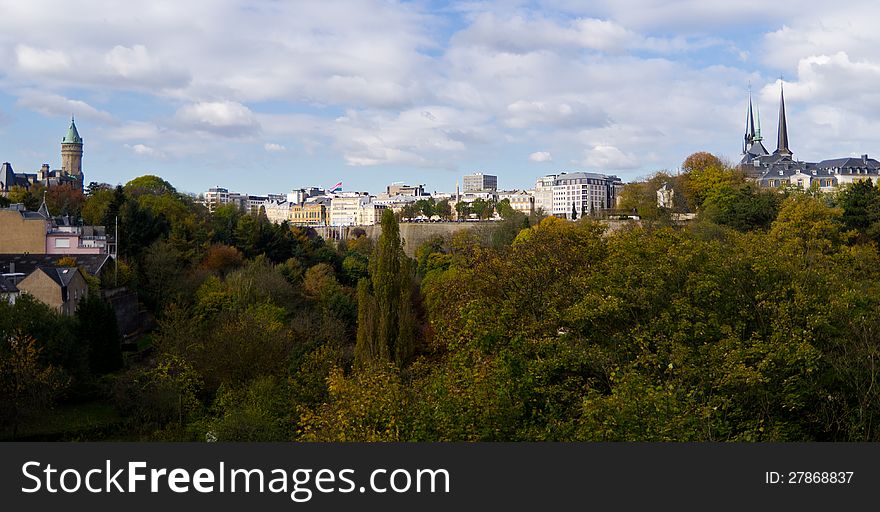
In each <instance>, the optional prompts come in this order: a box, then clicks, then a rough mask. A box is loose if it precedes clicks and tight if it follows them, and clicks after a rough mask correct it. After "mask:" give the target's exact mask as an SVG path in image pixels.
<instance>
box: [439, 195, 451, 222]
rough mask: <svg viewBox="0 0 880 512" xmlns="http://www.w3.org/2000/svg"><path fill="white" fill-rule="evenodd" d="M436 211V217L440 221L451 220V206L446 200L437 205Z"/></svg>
mask: <svg viewBox="0 0 880 512" xmlns="http://www.w3.org/2000/svg"><path fill="white" fill-rule="evenodd" d="M436 211H437V215H439V216H440V218H441V219H442V220H451V219H452V206H451V205H450V204H449V200H448V199H444V200H442V201H440V202H439V203H437V206H436Z"/></svg>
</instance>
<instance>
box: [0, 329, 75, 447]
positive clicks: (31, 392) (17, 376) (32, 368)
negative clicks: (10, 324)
mask: <svg viewBox="0 0 880 512" xmlns="http://www.w3.org/2000/svg"><path fill="white" fill-rule="evenodd" d="M40 352H41V349H40V348H39V347H38V344H37V340H36V339H34V338H33V337H31V336H28V335H24V334H20V333H18V334H15V335H13V336H9V337H7V338H0V423H2V424H3V426H5V427H8V428H11V429H12V439H13V440H14V439H15V438H16V437H17V436H18V429H19V427H20V426H21V424H22V423H23V422H24V421H26V420H29V419H31V418H34V417H36V416H37V415H38V414H40V413H42V412H43V411H45V410H46V409H47V408H48V407H50V406H51V404H52V402H53V401H54V400H55V398H56V397H57V396H58V394H59V393H60V392H61V391H62V390H64V388H65V387H67V385H68V382H69V381H68V379H67V378H66V377H65V376H64V374H63V373H62V372H61V371H60V370H59V369H58V368H56V367H54V366H52V365H47V364H45V363H43V362H42V361H41V357H40Z"/></svg>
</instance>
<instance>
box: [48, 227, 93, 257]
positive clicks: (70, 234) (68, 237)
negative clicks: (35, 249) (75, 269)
mask: <svg viewBox="0 0 880 512" xmlns="http://www.w3.org/2000/svg"><path fill="white" fill-rule="evenodd" d="M53 224H54V223H53ZM106 252H107V236H106V234H105V233H104V227H103V226H57V225H50V226H49V229H48V231H47V232H46V254H104V253H106Z"/></svg>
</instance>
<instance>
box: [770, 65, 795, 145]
mask: <svg viewBox="0 0 880 512" xmlns="http://www.w3.org/2000/svg"><path fill="white" fill-rule="evenodd" d="M782 84H783V82H782V80H781V79H780V80H779V128H778V132H777V136H776V151H774V152H773V153H774V154H777V155H787V156H791V150H790V149H788V125H787V124H786V122H785V93H784V91H783V87H782Z"/></svg>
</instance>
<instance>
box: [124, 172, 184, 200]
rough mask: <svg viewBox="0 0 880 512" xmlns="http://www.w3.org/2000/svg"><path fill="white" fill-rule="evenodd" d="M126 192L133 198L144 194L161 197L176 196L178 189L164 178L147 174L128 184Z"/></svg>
mask: <svg viewBox="0 0 880 512" xmlns="http://www.w3.org/2000/svg"><path fill="white" fill-rule="evenodd" d="M125 192H126V193H127V194H129V195H130V196H132V197H137V196H140V195H143V194H151V195H156V196H160V195H163V194H166V193H171V194H176V193H177V189H175V188H174V187H173V186H172V185H171V184H170V183H168V182H167V181H165V180H163V179H162V178H160V177H158V176H153V175H150V174H147V175H144V176H140V177H137V178H135V179H133V180H131V181H129V182H128V183H126V184H125Z"/></svg>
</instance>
